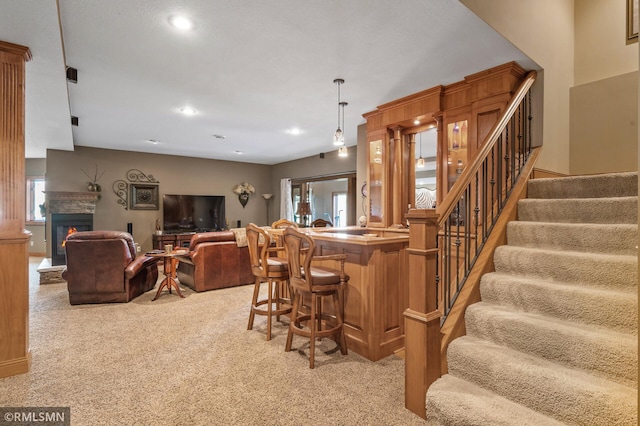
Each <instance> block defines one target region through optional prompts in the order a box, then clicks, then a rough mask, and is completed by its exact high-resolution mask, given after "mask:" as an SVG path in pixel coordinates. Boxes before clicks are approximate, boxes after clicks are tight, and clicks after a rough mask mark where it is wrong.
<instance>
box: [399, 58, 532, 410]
mask: <svg viewBox="0 0 640 426" xmlns="http://www.w3.org/2000/svg"><path fill="white" fill-rule="evenodd" d="M535 79H536V72H535V71H531V72H529V74H528V75H527V76H526V77H525V79H524V80H523V82H522V83H521V84H520V86H519V87H518V89H517V90H516V92H515V94H514V96H513V97H512V99H511V100H510V101H509V103H508V104H507V106H506V108H505V110H504V112H503V114H502V115H501V117H500V119H499V120H498V121H497V122H496V124H495V125H494V126H493V127H492V129H491V131H490V132H489V134H488V135H487V137H486V138H485V140H484V142H483V144H482V147H481V148H480V150H479V151H478V153H477V155H476V156H475V158H474V159H473V161H472V162H471V163H470V164H469V165H468V166H467V167H466V168H465V170H464V171H463V172H462V174H461V175H460V177H459V178H458V181H457V182H456V183H455V184H454V186H453V187H452V188H451V191H450V192H449V193H448V194H447V195H446V196H445V198H444V199H443V201H442V203H440V205H439V206H438V208H437V209H427V210H419V209H412V210H410V211H409V213H408V215H407V219H408V220H409V225H410V226H409V248H408V250H407V251H408V253H409V306H408V308H407V309H406V310H405V312H404V316H405V407H406V408H407V409H409V410H411V411H412V412H414V413H416V414H418V415H419V416H421V417H423V418H425V417H426V408H425V398H426V393H427V389H428V388H429V386H430V385H431V383H433V382H434V381H435V380H436V379H438V378H439V377H440V376H441V375H442V374H444V373H446V371H447V370H446V348H447V347H448V344H449V342H450V341H451V340H453V339H454V338H455V337H458V336H460V335H462V334H464V332H465V330H464V311H465V310H466V307H467V306H468V305H469V304H471V303H474V302H476V301H478V300H479V290H478V286H479V282H480V277H481V276H482V274H483V273H486V272H489V271H490V270H491V269H492V268H493V251H494V250H495V247H497V246H498V245H501V244H504V242H505V241H504V240H505V237H504V235H505V233H506V223H507V222H508V221H509V220H513V219H515V215H516V212H517V210H516V208H515V206H516V205H517V200H518V199H519V198H523V197H524V196H526V182H527V181H528V179H529V176H530V174H531V172H532V171H533V165H534V164H535V160H536V159H537V156H538V154H539V150H540V148H536V149H532V146H531V119H532V116H531V93H530V89H531V86H532V85H533V83H534V82H535Z"/></svg>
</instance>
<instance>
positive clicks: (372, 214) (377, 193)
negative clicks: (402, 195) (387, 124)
mask: <svg viewBox="0 0 640 426" xmlns="http://www.w3.org/2000/svg"><path fill="white" fill-rule="evenodd" d="M383 156H384V152H383V144H382V140H375V141H371V142H369V224H370V225H373V226H375V225H376V224H377V225H380V224H382V221H383V217H384V191H383V182H384V158H383Z"/></svg>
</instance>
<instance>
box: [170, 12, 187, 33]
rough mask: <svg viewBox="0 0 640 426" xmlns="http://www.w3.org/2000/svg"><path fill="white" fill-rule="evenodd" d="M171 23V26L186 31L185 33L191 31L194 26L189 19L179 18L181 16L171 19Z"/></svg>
mask: <svg viewBox="0 0 640 426" xmlns="http://www.w3.org/2000/svg"><path fill="white" fill-rule="evenodd" d="M169 23H171V25H173V26H174V27H176V28H177V29H179V30H184V31H186V30H190V29H191V27H192V26H193V24H192V23H191V21H190V20H189V19H188V18H186V17H184V16H179V15H175V16H172V17H171V18H169Z"/></svg>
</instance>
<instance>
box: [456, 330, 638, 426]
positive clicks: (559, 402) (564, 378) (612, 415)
mask: <svg viewBox="0 0 640 426" xmlns="http://www.w3.org/2000/svg"><path fill="white" fill-rule="evenodd" d="M447 363H448V367H449V374H451V375H454V376H456V377H459V378H461V379H464V380H467V381H470V382H472V383H474V384H476V385H478V386H481V387H483V388H485V389H487V390H490V391H492V392H495V393H497V394H498V395H500V396H502V397H505V398H508V399H510V400H512V401H514V402H516V403H518V404H522V405H524V406H526V407H528V408H529V409H532V410H534V411H537V412H540V413H542V414H544V415H547V416H550V417H553V418H555V419H557V420H559V421H563V422H569V423H573V424H575V423H579V424H589V425H595V424H603V425H604V424H606V425H635V424H637V403H636V400H637V398H638V392H637V390H636V389H633V388H631V387H628V386H624V385H621V384H619V383H615V382H613V381H610V380H605V379H602V378H598V377H594V376H592V375H589V374H587V373H584V372H581V371H579V370H574V369H570V368H566V367H562V366H561V365H559V364H556V363H553V362H550V361H547V360H544V359H542V358H539V357H537V356H533V355H529V354H524V353H522V352H519V351H516V350H513V349H509V348H506V347H504V346H499V345H496V344H494V343H491V342H488V341H486V340H482V339H478V338H476V337H472V336H463V337H460V338H458V339H455V340H454V341H453V342H451V344H450V345H449V349H448V352H447Z"/></svg>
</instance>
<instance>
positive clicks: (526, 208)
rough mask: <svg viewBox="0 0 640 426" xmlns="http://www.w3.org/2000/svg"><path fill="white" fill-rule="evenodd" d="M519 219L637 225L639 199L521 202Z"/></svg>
mask: <svg viewBox="0 0 640 426" xmlns="http://www.w3.org/2000/svg"><path fill="white" fill-rule="evenodd" d="M518 220H522V221H530V222H556V223H558V222H562V223H617V224H636V225H637V224H638V196H637V195H636V196H631V197H617V198H577V199H557V200H556V199H534V198H525V199H523V200H520V201H518Z"/></svg>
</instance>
